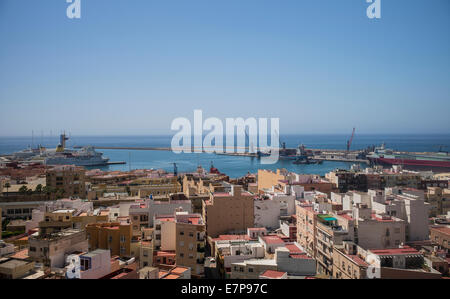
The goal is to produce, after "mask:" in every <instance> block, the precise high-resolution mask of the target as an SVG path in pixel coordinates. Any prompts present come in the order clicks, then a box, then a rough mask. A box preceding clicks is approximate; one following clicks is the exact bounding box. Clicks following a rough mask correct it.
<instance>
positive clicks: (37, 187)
mask: <svg viewBox="0 0 450 299" xmlns="http://www.w3.org/2000/svg"><path fill="white" fill-rule="evenodd" d="M34 191H35V192H36V193H42V185H41V184H39V185H37V186H36V189H35V190H34Z"/></svg>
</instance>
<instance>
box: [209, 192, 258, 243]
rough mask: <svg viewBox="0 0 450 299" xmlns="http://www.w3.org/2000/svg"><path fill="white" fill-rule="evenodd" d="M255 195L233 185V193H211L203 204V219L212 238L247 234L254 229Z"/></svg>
mask: <svg viewBox="0 0 450 299" xmlns="http://www.w3.org/2000/svg"><path fill="white" fill-rule="evenodd" d="M253 199H254V195H253V194H251V193H249V192H246V191H242V186H238V185H233V186H232V187H231V192H221V193H217V192H214V193H211V195H210V199H209V200H208V201H205V202H204V203H203V219H205V221H206V233H207V235H208V236H210V237H217V236H218V235H220V234H226V233H239V232H244V233H245V232H246V231H247V228H250V227H254V219H255V217H254V207H253V205H254V203H253Z"/></svg>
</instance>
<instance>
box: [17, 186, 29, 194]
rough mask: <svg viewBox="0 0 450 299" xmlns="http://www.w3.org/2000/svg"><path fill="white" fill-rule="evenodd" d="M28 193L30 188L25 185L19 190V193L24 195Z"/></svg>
mask: <svg viewBox="0 0 450 299" xmlns="http://www.w3.org/2000/svg"><path fill="white" fill-rule="evenodd" d="M27 191H28V188H27V186H25V185H23V186H22V187H20V189H19V193H20V194H22V195H25V194H27Z"/></svg>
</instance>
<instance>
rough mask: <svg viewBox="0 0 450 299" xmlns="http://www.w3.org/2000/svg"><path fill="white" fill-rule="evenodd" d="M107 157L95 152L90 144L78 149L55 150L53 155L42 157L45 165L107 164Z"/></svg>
mask: <svg viewBox="0 0 450 299" xmlns="http://www.w3.org/2000/svg"><path fill="white" fill-rule="evenodd" d="M108 161H109V158H105V157H103V153H100V152H96V151H95V149H94V148H93V147H92V146H86V147H83V148H81V149H80V150H78V151H64V152H56V153H55V155H51V156H48V157H46V158H45V159H44V164H45V165H75V166H87V167H89V166H103V165H108Z"/></svg>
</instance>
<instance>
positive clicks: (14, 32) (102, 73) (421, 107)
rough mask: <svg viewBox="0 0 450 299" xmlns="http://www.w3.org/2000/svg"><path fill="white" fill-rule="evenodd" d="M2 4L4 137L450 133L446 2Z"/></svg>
mask: <svg viewBox="0 0 450 299" xmlns="http://www.w3.org/2000/svg"><path fill="white" fill-rule="evenodd" d="M67 6H68V4H67V3H66V1H65V0H41V1H36V0H28V1H25V0H0V136H11V135H23V136H24V135H30V134H31V130H35V132H39V133H40V132H41V130H43V131H44V133H45V134H48V133H49V132H50V130H52V131H53V134H55V133H56V132H58V131H60V130H62V129H65V130H66V131H70V132H71V133H72V135H96V134H107V135H121V134H133V135H139V134H168V133H171V131H170V124H171V121H172V120H173V119H174V118H175V117H188V118H191V119H192V117H193V110H194V109H203V111H204V115H205V116H206V117H209V116H214V117H220V118H224V117H239V116H241V117H245V118H246V117H280V123H281V130H280V131H281V134H288V133H300V134H304V133H311V134H314V133H346V134H349V133H350V132H351V128H352V127H353V126H356V127H357V130H358V132H359V133H361V134H362V133H429V132H431V133H450V113H449V112H450V1H448V0H382V18H381V20H370V19H368V18H367V16H366V7H367V6H368V4H367V3H366V1H365V0H342V1H336V0H320V1H319V0H280V1H275V0H158V1H153V0H132V1H129V0H82V18H81V19H80V20H70V19H68V18H67V17H66V7H67Z"/></svg>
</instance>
